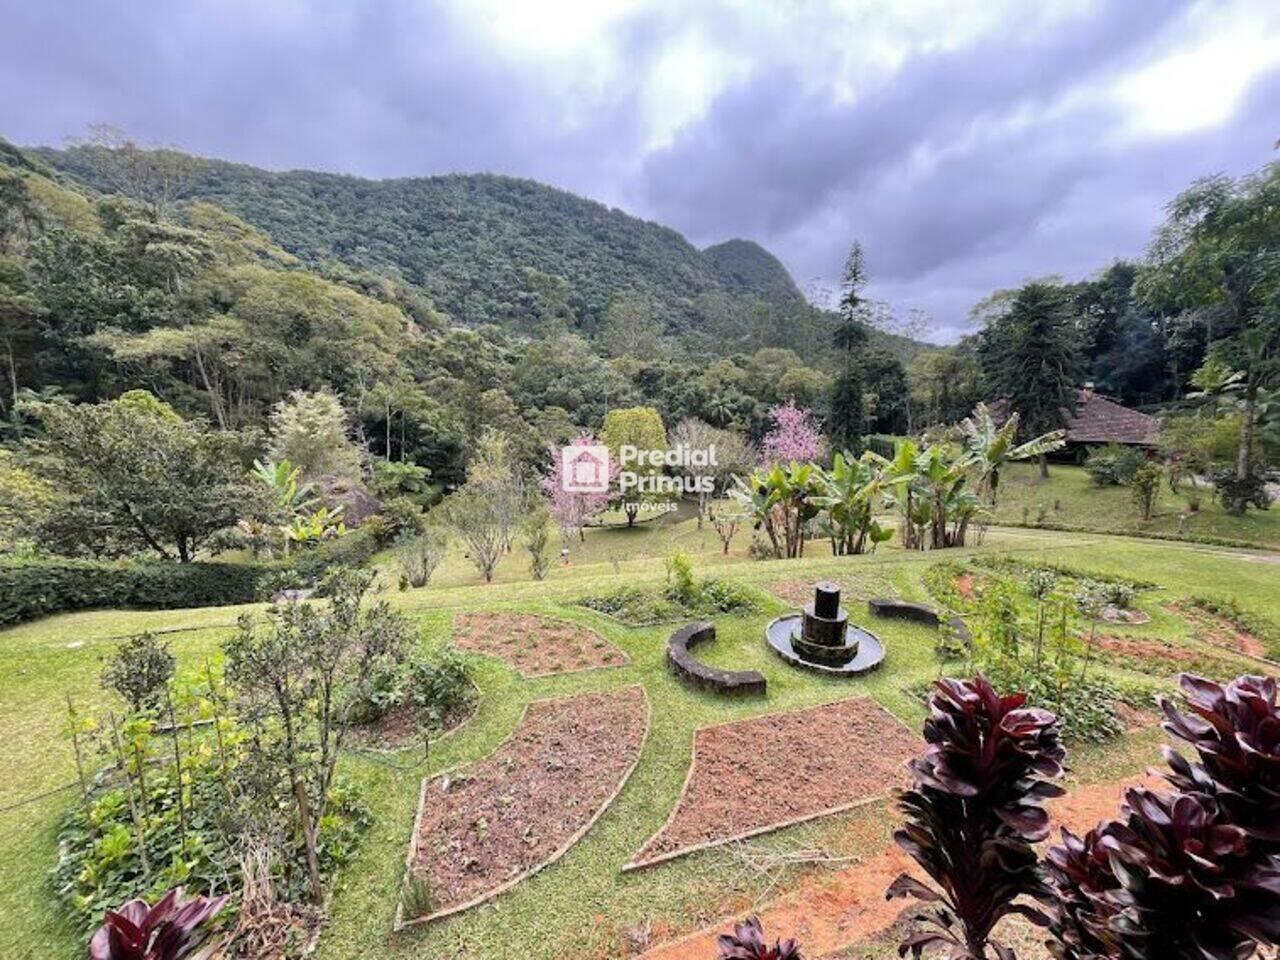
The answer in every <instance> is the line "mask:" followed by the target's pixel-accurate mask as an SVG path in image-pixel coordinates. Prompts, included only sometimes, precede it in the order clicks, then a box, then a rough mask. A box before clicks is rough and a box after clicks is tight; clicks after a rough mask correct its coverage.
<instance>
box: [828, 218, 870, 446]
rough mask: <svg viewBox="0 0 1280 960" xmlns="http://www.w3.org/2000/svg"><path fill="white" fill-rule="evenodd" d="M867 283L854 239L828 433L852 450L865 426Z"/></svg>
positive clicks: (859, 443)
mask: <svg viewBox="0 0 1280 960" xmlns="http://www.w3.org/2000/svg"><path fill="white" fill-rule="evenodd" d="M866 285H867V271H866V264H865V261H864V257H863V253H862V245H861V244H859V243H855V244H854V245H853V247H852V248H850V250H849V256H848V258H847V259H846V260H845V265H844V276H843V279H842V281H841V285H840V286H841V294H840V324H839V326H837V327H836V331H835V345H836V349H837V350H839V351H840V354H839V357H840V360H839V362H840V369H839V372H838V373H837V374H836V379H835V383H834V384H833V385H832V387H831V413H830V415H829V417H828V433H830V435H831V443H832V445H833V447H834V448H835V449H836V450H847V451H850V452H852V453H857V452H859V451H860V450H861V449H862V434H863V432H864V431H865V429H866V411H865V406H864V398H863V393H864V392H865V391H866V384H865V382H864V379H863V370H862V363H863V359H864V354H865V352H866V347H867V341H868V339H869V335H868V333H867V326H866V323H865V312H866V307H867V303H866V301H865V300H864V299H863V296H862V290H863V288H864V287H865V286H866Z"/></svg>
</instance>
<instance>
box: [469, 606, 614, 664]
mask: <svg viewBox="0 0 1280 960" xmlns="http://www.w3.org/2000/svg"><path fill="white" fill-rule="evenodd" d="M453 638H454V643H455V644H457V646H459V647H460V648H462V649H463V650H471V651H473V652H475V653H482V654H484V655H485V656H490V657H497V658H498V659H499V660H503V661H505V662H507V663H509V664H511V666H513V667H515V668H516V669H517V670H519V671H520V675H521V676H522V677H525V678H530V677H546V676H550V675H552V674H556V673H572V672H574V671H576V670H595V669H598V668H600V667H618V666H622V665H623V664H625V663H628V662H629V661H628V660H627V655H626V654H625V653H623V652H622V651H621V650H619V649H618V648H617V647H615V646H614V645H613V644H611V643H610V642H609V641H608V640H606V639H605V638H604V637H602V636H600V634H598V633H596V632H595V631H594V630H591V629H589V628H587V627H583V626H579V625H578V624H576V623H569V622H567V621H564V620H553V619H551V618H550V617H540V616H535V615H533V614H528V613H460V614H458V615H457V616H456V617H455V618H454V621H453Z"/></svg>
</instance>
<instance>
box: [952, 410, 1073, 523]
mask: <svg viewBox="0 0 1280 960" xmlns="http://www.w3.org/2000/svg"><path fill="white" fill-rule="evenodd" d="M1018 422H1019V416H1018V414H1017V413H1016V412H1015V413H1011V414H1010V415H1009V419H1007V420H1006V421H1005V422H1004V423H1003V424H999V423H996V420H995V418H994V417H993V416H992V415H991V411H990V410H989V409H988V408H987V405H986V404H985V403H979V404H978V405H977V407H975V408H974V411H973V415H972V416H969V417H966V418H965V419H964V420H963V421H962V422H961V423H960V436H961V441H962V443H963V444H964V454H963V457H964V459H965V461H966V466H971V467H972V468H973V471H974V473H975V474H976V476H977V482H976V483H975V484H974V488H975V492H976V493H977V494H978V496H979V497H981V498H983V500H985V501H986V502H987V503H988V505H989V506H992V507H994V506H995V505H996V496H997V493H998V491H999V488H1000V470H1001V468H1002V467H1004V465H1005V464H1006V463H1010V462H1012V461H1014V460H1030V459H1031V458H1032V457H1042V456H1044V455H1045V454H1047V453H1052V452H1053V451H1054V450H1060V449H1061V448H1062V447H1063V446H1064V445H1065V444H1066V442H1067V432H1066V431H1065V430H1053V431H1051V432H1049V433H1044V434H1041V435H1040V436H1038V437H1036V438H1035V439H1033V440H1028V441H1027V442H1026V443H1021V444H1015V442H1014V441H1015V440H1016V439H1017V437H1018Z"/></svg>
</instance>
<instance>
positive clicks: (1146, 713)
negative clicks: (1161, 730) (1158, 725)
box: [1114, 700, 1159, 733]
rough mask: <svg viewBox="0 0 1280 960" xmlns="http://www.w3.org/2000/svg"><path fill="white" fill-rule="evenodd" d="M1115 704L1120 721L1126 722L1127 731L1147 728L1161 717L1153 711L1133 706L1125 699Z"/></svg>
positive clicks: (1125, 729)
mask: <svg viewBox="0 0 1280 960" xmlns="http://www.w3.org/2000/svg"><path fill="white" fill-rule="evenodd" d="M1114 706H1115V711H1116V716H1117V717H1119V718H1120V722H1121V723H1122V724H1124V731H1125V733H1133V732H1135V731H1137V730H1145V729H1146V728H1147V727H1149V726H1151V725H1152V724H1154V723H1155V722H1156V721H1157V720H1158V719H1159V717H1158V716H1157V715H1156V714H1155V713H1154V712H1153V711H1151V710H1140V709H1138V708H1137V707H1131V706H1129V704H1127V703H1125V702H1124V701H1123V700H1117V701H1116V702H1115V705H1114Z"/></svg>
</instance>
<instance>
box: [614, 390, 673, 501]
mask: <svg viewBox="0 0 1280 960" xmlns="http://www.w3.org/2000/svg"><path fill="white" fill-rule="evenodd" d="M600 440H601V442H602V443H603V444H604V445H605V446H607V447H608V448H609V453H610V455H611V456H612V457H613V458H614V462H615V463H617V464H618V467H619V469H620V470H621V471H622V479H620V481H619V482H620V486H619V490H618V498H619V500H620V502H621V503H622V509H623V510H624V511H625V512H626V515H627V526H632V525H633V524H634V523H635V522H636V516H637V515H638V514H639V512H640V506H641V504H642V503H645V502H646V501H649V502H651V501H653V500H656V499H658V498H660V496H661V494H659V493H658V492H657V491H655V490H653V489H650V488H651V487H652V486H653V484H654V482H655V478H657V477H658V476H659V475H660V474H661V473H662V467H661V466H660V465H658V464H654V463H652V462H651V461H645V462H641V460H639V459H638V458H639V457H642V456H644V455H646V454H648V453H649V452H651V451H659V452H662V451H665V450H666V449H667V430H666V428H665V427H664V426H663V425H662V416H661V415H660V414H659V413H658V411H657V410H655V409H653V407H625V408H622V409H616V410H610V411H609V412H608V413H607V414H605V418H604V429H603V430H602V431H601V433H600ZM628 477H630V478H632V479H634V481H635V482H634V483H631V481H630V480H628V479H627V478H628Z"/></svg>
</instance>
